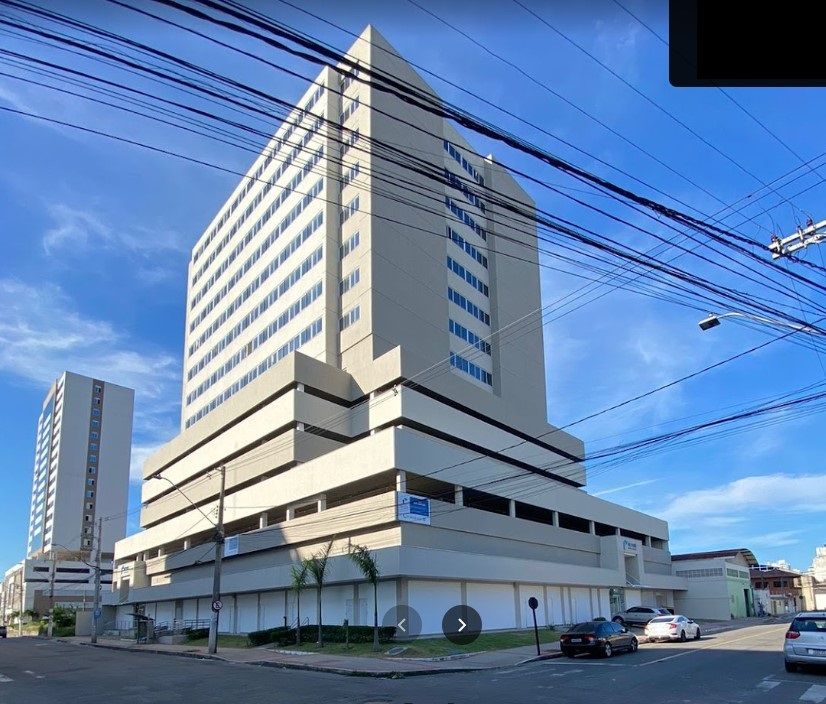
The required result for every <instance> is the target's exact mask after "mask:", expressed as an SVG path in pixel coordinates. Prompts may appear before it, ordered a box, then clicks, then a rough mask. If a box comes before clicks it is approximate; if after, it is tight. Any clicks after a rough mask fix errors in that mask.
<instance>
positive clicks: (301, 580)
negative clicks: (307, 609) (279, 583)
mask: <svg viewBox="0 0 826 704" xmlns="http://www.w3.org/2000/svg"><path fill="white" fill-rule="evenodd" d="M290 575H291V576H292V589H293V591H294V592H295V615H296V623H295V644H296V645H301V590H302V589H304V587H305V586H307V563H306V562H305V561H303V560H302V561H301V562H300V563H299V564H297V565H290Z"/></svg>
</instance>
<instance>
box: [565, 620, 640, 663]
mask: <svg viewBox="0 0 826 704" xmlns="http://www.w3.org/2000/svg"><path fill="white" fill-rule="evenodd" d="M637 645H638V643H637V637H636V636H635V635H634V634H633V633H631V632H630V631H629V630H628V629H627V628H625V627H623V626H621V625H620V624H618V623H612V622H611V621H586V622H585V623H578V624H576V625H575V626H572V627H571V628H569V629H568V630H567V631H565V633H563V634H562V635H561V636H560V637H559V648H560V650H561V651H562V653H563V654H564V655H567V656H568V657H569V658H572V657H574V656H575V655H578V654H580V653H590V654H591V655H601V656H602V657H606V658H610V657H611V656H612V655H613V654H614V653H615V652H617V651H620V650H628V651H630V652H632V653H633V652H636V650H637Z"/></svg>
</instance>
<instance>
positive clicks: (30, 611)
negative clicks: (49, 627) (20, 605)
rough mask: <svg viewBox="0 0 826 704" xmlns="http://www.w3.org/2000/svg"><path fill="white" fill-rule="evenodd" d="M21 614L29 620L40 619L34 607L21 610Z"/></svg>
mask: <svg viewBox="0 0 826 704" xmlns="http://www.w3.org/2000/svg"><path fill="white" fill-rule="evenodd" d="M23 616H25V617H26V618H27V619H28V620H29V621H30V622H31V621H39V620H40V614H39V613H37V611H35V610H34V609H26V610H25V611H24V612H23Z"/></svg>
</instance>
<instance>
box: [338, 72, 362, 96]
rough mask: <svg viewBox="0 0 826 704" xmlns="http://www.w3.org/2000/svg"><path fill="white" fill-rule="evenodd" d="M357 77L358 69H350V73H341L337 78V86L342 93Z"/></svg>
mask: <svg viewBox="0 0 826 704" xmlns="http://www.w3.org/2000/svg"><path fill="white" fill-rule="evenodd" d="M358 75H359V72H358V69H352V72H348V73H342V74H341V75H340V77H339V85H340V86H341V92H342V93H344V91H345V90H347V88H348V87H349V86H350V84H351V83H352V82H353V81H354V80H355V79H356V76H358Z"/></svg>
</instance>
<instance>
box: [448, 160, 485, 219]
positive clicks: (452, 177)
mask: <svg viewBox="0 0 826 704" xmlns="http://www.w3.org/2000/svg"><path fill="white" fill-rule="evenodd" d="M445 178H446V179H447V182H448V183H449V184H450V185H451V186H453V187H454V188H456V189H458V190H460V191H461V192H462V195H463V196H464V197H465V200H467V202H468V203H470V204H471V205H475V206H476V207H477V208H479V210H481V211H482V212H483V213H484V212H485V204H484V203H483V202H482V199H481V198H480V197H479V196H477V195H476V194H475V193H474V192H473V191H471V190H470V189H469V188H468V187H467V186H466V185H465V184H464V182H463V181H462V179H460V178H459V177H458V176H457V175H456V174H454V173H453V172H452V171H451V170H450V169H447V168H446V169H445Z"/></svg>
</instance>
